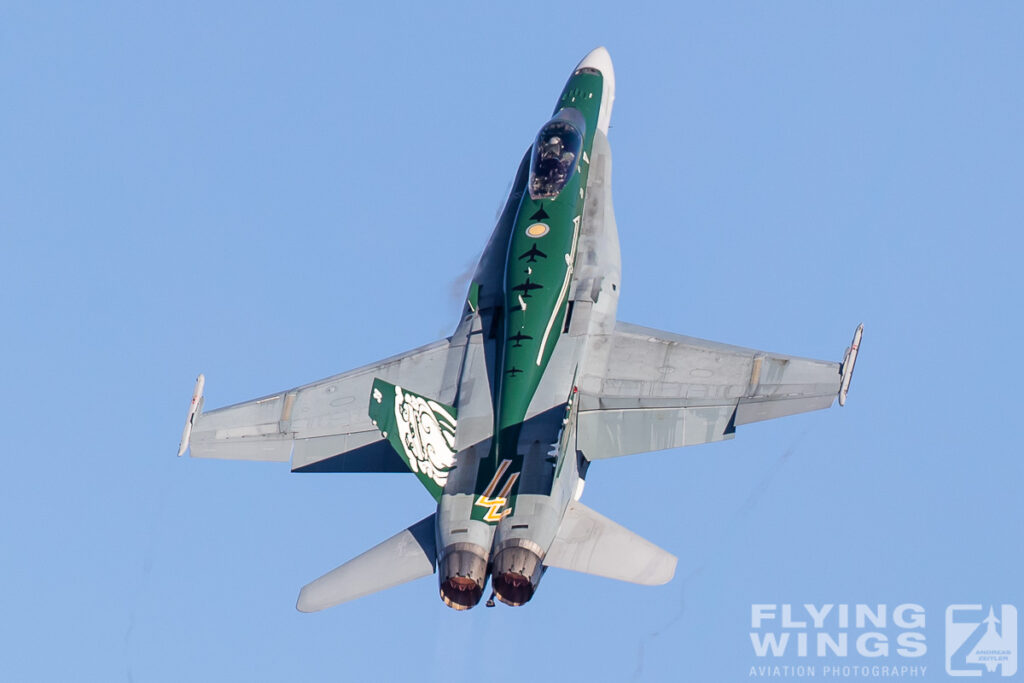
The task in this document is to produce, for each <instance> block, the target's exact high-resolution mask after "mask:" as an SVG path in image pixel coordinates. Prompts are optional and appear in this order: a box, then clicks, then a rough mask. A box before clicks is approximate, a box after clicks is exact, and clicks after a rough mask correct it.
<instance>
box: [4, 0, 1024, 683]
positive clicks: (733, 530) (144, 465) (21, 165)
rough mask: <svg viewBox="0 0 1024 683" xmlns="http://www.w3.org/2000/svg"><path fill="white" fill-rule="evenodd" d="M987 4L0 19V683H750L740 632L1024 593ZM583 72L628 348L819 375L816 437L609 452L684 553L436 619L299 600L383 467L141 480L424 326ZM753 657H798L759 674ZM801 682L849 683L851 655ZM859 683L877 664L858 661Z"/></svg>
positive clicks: (642, 527) (784, 433) (1007, 99)
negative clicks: (605, 57)
mask: <svg viewBox="0 0 1024 683" xmlns="http://www.w3.org/2000/svg"><path fill="white" fill-rule="evenodd" d="M1022 19H1024V10H1022V8H1021V6H1020V5H1019V4H1015V3H1008V2H1003V3H1001V2H995V3H985V4H977V3H970V4H968V3H947V2H941V3H900V4H891V3H870V2H869V3H856V4H840V3H792V2H782V3H729V2H723V3H701V4H691V3H675V4H672V5H669V4H668V3H664V4H653V3H637V4H636V5H630V6H627V5H626V3H615V4H601V3H597V4H587V5H579V4H574V5H569V4H566V5H564V6H559V7H548V6H547V3H529V2H527V3H516V4H515V5H514V6H508V7H500V6H492V5H491V4H483V5H481V6H479V7H478V6H473V5H470V4H468V3H467V4H445V5H441V6H438V5H435V4H434V3H422V4H419V5H416V6H413V7H409V6H405V5H402V4H393V3H389V4H384V3H381V4H380V5H379V6H371V4H370V3H351V6H347V5H340V4H323V3H302V4H301V5H299V6H295V7H292V6H289V7H285V6H274V5H267V4H257V3H222V4H218V5H216V6H214V7H211V6H210V3H175V4H173V5H169V6H163V7H161V6H158V5H152V4H139V3H123V4H116V3H107V4H102V5H87V4H85V3H67V4H52V5H46V4H43V3H7V4H5V5H4V6H3V8H2V9H0V88H2V90H0V92H2V93H3V97H2V105H0V258H2V264H3V266H2V268H0V292H2V293H0V297H2V299H0V301H2V303H3V308H4V311H5V316H4V318H5V334H4V335H3V337H2V339H0V352H2V358H3V359H4V361H3V368H4V369H3V373H2V377H3V383H2V384H3V388H4V391H3V392H2V393H0V415H3V418H2V424H3V426H4V431H5V433H6V434H7V444H8V448H7V459H6V466H5V468H4V474H3V476H2V477H0V514H2V515H3V518H4V520H5V522H4V523H3V524H2V525H0V547H2V548H3V549H4V554H3V556H4V560H3V561H2V562H0V584H2V585H3V587H4V588H3V592H2V596H3V597H2V600H0V611H2V613H3V615H4V617H3V618H2V619H0V642H3V643H4V644H5V646H4V648H3V652H4V654H3V656H2V657H0V679H3V680H10V681H30V680H32V681H34V680H45V681H65V680H83V681H86V680H89V681H93V680H94V681H116V680H128V681H182V680H192V681H213V680H217V681H253V680H260V681H286V680H287V681H293V680H309V681H321V680H324V681H327V680H330V681H336V680H350V679H352V680H354V679H372V678H384V679H400V678H403V679H405V678H407V679H412V680H427V681H431V680H445V681H447V680H464V679H469V678H471V677H472V678H475V679H478V680H479V679H480V678H485V679H487V680H496V681H500V680H524V679H528V678H531V677H534V676H536V675H537V674H538V673H540V674H542V675H544V676H545V677H551V678H553V679H555V680H557V679H558V678H559V677H564V678H567V679H569V680H584V679H587V680H666V679H671V680H744V679H748V670H749V668H750V666H754V665H758V664H764V663H765V661H764V660H759V659H758V658H756V657H755V656H754V654H753V651H752V648H751V643H750V639H749V631H750V610H751V604H752V603H793V604H802V603H805V602H813V603H815V604H823V603H850V604H854V603H870V604H875V603H887V604H890V605H895V604H899V603H905V602H914V603H918V604H921V605H922V606H924V607H925V608H926V610H927V620H928V621H927V627H926V633H927V645H928V650H927V654H926V655H925V656H924V657H921V658H920V659H919V660H915V661H913V662H911V663H913V664H919V665H926V666H927V667H928V675H927V679H928V680H945V674H944V673H943V672H942V668H943V624H942V619H943V612H944V610H945V607H946V605H948V604H951V603H956V602H970V603H973V602H983V603H986V604H987V603H995V604H1001V603H1012V604H1016V605H1017V606H1018V607H1020V608H1024V583H1022V581H1021V578H1020V577H1021V574H1020V569H1019V566H1020V560H1021V549H1020V548H1021V544H1020V528H1021V527H1022V525H1024V504H1022V503H1021V497H1020V488H1021V483H1022V481H1024V465H1022V464H1021V458H1020V455H1021V448H1020V446H1019V441H1018V425H1019V424H1020V418H1019V416H1020V409H1021V407H1022V406H1021V404H1022V401H1021V399H1020V387H1021V384H1022V380H1024V377H1022V373H1021V363H1020V362H1019V356H1020V339H1021V336H1022V329H1021V325H1020V323H1019V312H1018V311H1019V303H1018V300H1019V298H1020V294H1021V292H1022V290H1024V287H1022V284H1024V283H1022V277H1021V274H1020V254H1021V248H1022V246H1024V245H1022V238H1021V227H1022V226H1024V193H1022V191H1021V179H1022V177H1024V139H1022V135H1021V130H1022V129H1021V124H1020V120H1021V114H1022V110H1024V107H1022V105H1024V88H1022V85H1021V84H1022V83H1024V54H1022V52H1024V43H1022V42H1021V40H1020V26H1021V21H1022ZM597 45H605V46H607V47H608V49H609V51H610V52H611V55H612V58H613V60H614V62H615V67H616V76H617V99H616V104H615V112H614V115H613V119H612V128H611V131H610V136H609V137H610V141H611V145H612V150H613V154H614V161H615V172H614V173H615V175H614V179H615V180H614V187H615V191H614V194H615V207H616V215H617V219H618V225H619V232H620V239H621V243H622V257H623V288H622V298H621V304H620V309H619V317H620V319H623V320H626V321H629V322H634V323H638V324H643V325H648V326H652V327H658V328H662V329H666V330H672V331H678V332H681V333H684V334H689V335H693V336H699V337H707V338H712V339H717V340H721V341H726V342H730V343H735V344H741V345H747V346H754V347H758V348H764V349H769V350H776V351H781V352H786V353H791V354H797V355H806V356H813V357H820V358H827V359H835V360H838V359H840V358H841V355H842V352H843V350H844V348H845V346H846V345H847V344H848V343H849V337H850V335H851V333H852V332H853V329H854V327H855V325H856V324H857V323H859V322H864V323H865V326H866V332H865V338H864V346H863V353H862V355H861V359H860V362H859V365H858V368H857V375H856V377H855V379H854V385H853V389H852V391H851V395H850V401H849V404H848V405H847V407H846V408H845V409H842V410H840V409H838V408H834V409H832V410H831V411H825V412H819V413H813V414H809V415H802V416H796V417H792V418H788V419H785V420H779V421H775V422H773V423H768V424H759V425H751V426H748V427H745V428H742V429H741V430H740V431H739V432H738V435H737V438H736V439H735V440H734V441H732V442H729V443H720V444H713V445H708V446H702V447H696V448H691V449H685V450H677V451H670V452H664V453H656V454H650V455H644V456H634V457H630V458H623V459H620V460H616V461H612V462H602V463H599V464H598V465H595V467H594V468H592V470H591V473H590V475H589V477H588V486H587V492H586V495H585V497H584V502H586V503H587V504H588V505H589V506H591V507H593V508H595V509H597V510H599V511H600V512H602V513H603V514H605V515H607V516H609V517H611V518H613V519H615V520H616V521H618V522H620V523H622V524H624V525H626V526H627V527H629V528H631V529H634V530H636V531H637V532H638V533H640V534H642V535H644V536H646V537H648V538H650V539H651V540H652V541H654V542H656V543H658V544H660V545H662V546H663V547H665V548H667V549H668V550H670V551H671V552H673V553H675V554H676V555H678V557H679V569H678V572H677V577H676V579H675V580H674V581H673V582H672V583H670V584H668V585H667V586H665V587H662V588H653V589H652V588H640V587H635V586H630V585H626V584H618V583H614V582H610V581H607V580H602V579H598V578H591V577H586V576H579V575H570V574H568V573H564V572H557V571H551V572H549V573H548V574H547V575H546V576H545V578H544V581H543V583H542V585H541V588H540V591H539V592H538V594H537V598H536V599H535V600H534V601H533V602H531V603H530V604H529V605H528V606H527V607H525V608H523V609H509V608H504V607H500V608H497V609H493V610H485V609H476V610H473V611H471V612H469V613H455V612H453V611H451V610H448V609H447V608H445V607H444V606H443V605H442V604H441V602H440V601H439V600H438V598H437V594H436V585H435V579H433V578H431V579H424V580H421V581H419V582H415V583H412V584H409V585H406V586H403V587H400V588H397V589H394V590H392V591H389V592H386V593H382V594H379V595H376V596H373V597H370V598H366V599H363V600H361V601H357V602H355V603H352V604H350V605H347V606H344V607H340V608H336V609H332V610H328V611H326V612H323V613H320V614H315V615H302V614H299V613H297V612H296V611H295V610H294V602H295V597H296V595H297V591H298V589H299V587H301V586H302V585H303V584H304V583H306V582H308V581H309V580H311V579H312V578H315V577H316V576H318V575H320V574H321V573H323V572H324V571H327V570H328V569H330V568H332V567H334V566H336V565H337V564H340V563H341V562H343V561H344V560H346V559H348V558H350V557H352V556H354V555H356V554H358V553H360V552H362V551H363V550H364V549H366V548H368V547H370V546H372V545H374V544H375V543H377V542H378V541H380V540H382V539H383V538H386V537H387V536H390V535H391V534H393V533H394V532H396V531H398V530H399V529H401V528H403V527H405V526H406V525H408V524H409V523H411V522H413V521H415V520H417V519H419V518H421V517H422V516H424V515H426V514H428V513H429V512H430V509H431V506H432V501H431V500H430V498H429V496H427V495H426V494H424V493H423V491H422V490H421V488H420V486H419V484H418V483H417V482H416V481H415V479H414V478H413V477H406V476H402V475H382V476H377V477H373V476H364V475H356V476H343V475H293V474H290V473H289V472H288V468H287V467H286V466H282V465H267V464H259V463H237V462H236V463H232V462H213V461H200V460H189V459H182V460H178V459H176V458H175V457H174V451H175V448H176V446H177V442H178V437H179V434H180V430H181V426H182V422H183V419H184V416H185V411H186V408H187V405H188V400H189V392H190V391H191V388H192V382H193V380H194V378H195V375H196V373H197V372H199V371H202V372H205V373H206V375H207V399H206V400H207V406H209V407H215V406H218V405H224V404H227V403H232V402H235V401H239V400H244V399H248V398H252V397H254V396H258V395H263V394H266V393H269V392H272V391H277V390H280V389H284V388H287V387H291V386H294V385H297V384H301V383H305V382H308V381H311V380H314V379H317V378H320V377H323V376H326V375H329V374H333V373H336V372H339V371H342V370H345V369H348V368H351V367H356V366H358V365H361V364H364V363H367V362H370V361H373V360H375V359H377V358H380V357H384V356H387V355H391V354H393V353H397V352H401V351H403V350H406V349H408V348H411V347H414V346H417V345H420V344H423V343H426V342H429V341H432V340H434V339H436V338H438V337H440V336H444V335H445V334H447V333H449V332H450V331H451V329H453V327H454V324H455V321H456V317H457V315H458V310H459V303H460V297H461V296H462V288H463V286H464V284H465V279H464V275H463V274H464V273H465V271H466V270H467V269H468V268H469V267H470V266H471V265H472V264H473V263H474V262H475V259H476V257H477V256H478V254H479V251H480V249H481V248H482V247H483V244H484V242H485V240H486V238H487V236H488V234H489V232H490V229H491V227H492V224H493V219H494V216H495V212H496V209H497V205H498V203H499V202H500V201H501V199H502V196H503V193H504V191H505V189H506V187H507V184H508V182H509V180H510V179H511V176H512V174H513V173H514V171H515V168H516V164H517V163H518V161H519V158H520V155H521V154H522V151H523V149H525V147H526V145H527V144H528V143H529V142H530V141H531V139H532V138H533V136H534V134H535V133H536V130H537V129H538V128H539V126H540V125H541V124H542V123H543V122H544V121H545V120H546V117H547V116H548V114H549V113H550V110H551V108H552V106H553V104H554V101H555V98H556V96H557V95H558V93H559V90H560V88H561V86H562V84H563V82H564V80H565V78H566V77H567V76H568V74H569V72H570V70H571V68H572V67H573V66H574V65H575V64H576V62H577V61H578V60H579V59H580V58H581V57H582V56H583V55H584V54H586V52H588V51H589V50H590V49H592V48H593V47H595V46H597ZM779 661H780V662H783V661H784V662H788V663H795V661H796V660H795V658H792V657H788V658H785V659H783V660H779ZM818 663H819V664H822V663H830V664H842V663H849V664H857V663H864V660H863V659H858V658H857V657H855V656H851V657H849V658H848V659H847V660H846V661H845V662H844V661H842V660H837V659H835V658H833V659H832V660H829V661H827V662H821V661H819V662H818ZM868 663H869V664H870V663H874V662H873V661H869V662H868Z"/></svg>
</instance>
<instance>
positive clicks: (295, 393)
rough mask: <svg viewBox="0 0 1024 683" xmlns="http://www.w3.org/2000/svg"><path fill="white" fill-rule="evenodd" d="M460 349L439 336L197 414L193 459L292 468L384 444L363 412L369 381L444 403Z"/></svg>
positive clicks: (452, 386) (452, 383)
mask: <svg viewBox="0 0 1024 683" xmlns="http://www.w3.org/2000/svg"><path fill="white" fill-rule="evenodd" d="M461 352H462V349H461V348H458V349H455V348H453V347H452V345H451V343H450V340H448V339H443V340H440V341H437V342H434V343H432V344H428V345H426V346H422V347H420V348H418V349H414V350H412V351H409V352H408V353H404V354H401V355H398V356H394V357H392V358H388V359H385V360H383V361H380V362H378V363H374V364H371V365H366V366H364V367H361V368H357V369H355V370H351V371H349V372H345V373H342V374H340V375H334V376H332V377H328V378H326V379H323V380H320V381H318V382H313V383H312V384H307V385H304V386H301V387H296V388H294V389H289V390H287V391H282V392H279V393H277V394H272V395H270V396H265V397H263V398H259V399H256V400H253V401H247V402H245V403H238V404H235V405H232V406H227V407H225V408H219V409H217V410H211V411H209V412H204V413H201V414H199V415H197V416H196V417H195V420H194V425H193V428H192V441H191V454H192V456H193V457H197V458H224V459H231V460H269V461H278V462H288V461H289V460H291V461H292V469H296V470H297V469H301V468H304V467H308V466H310V465H312V464H314V463H317V462H319V461H322V460H325V459H328V458H336V457H337V456H338V455H341V454H343V453H347V452H350V451H354V450H357V449H360V448H364V447H366V446H370V445H372V444H374V443H377V442H380V441H381V440H382V439H381V435H380V432H379V431H378V430H377V429H376V428H375V427H374V426H373V423H372V422H371V421H370V417H369V415H368V413H367V409H366V407H367V404H368V401H369V397H370V387H371V386H372V384H373V380H374V378H380V379H384V380H386V381H389V382H392V383H401V384H402V386H405V387H408V388H409V389H411V390H412V391H415V392H417V393H422V394H424V395H427V396H434V397H437V398H438V400H441V401H443V402H446V403H447V402H449V401H451V398H452V397H453V396H454V395H455V379H456V376H453V375H452V372H451V371H450V369H449V365H450V364H451V363H459V364H461ZM451 356H456V358H454V359H452V358H451ZM293 446H294V453H293V450H292V448H293ZM337 467H338V468H340V469H335V470H332V471H344V466H343V464H342V463H338V465H337ZM356 471H368V470H366V469H359V470H356ZM385 471H393V470H391V469H388V470H385Z"/></svg>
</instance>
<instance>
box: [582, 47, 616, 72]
mask: <svg viewBox="0 0 1024 683" xmlns="http://www.w3.org/2000/svg"><path fill="white" fill-rule="evenodd" d="M585 66H588V67H590V68H591V69H597V70H598V71H600V72H601V75H603V76H604V77H605V78H612V79H614V78H615V70H614V69H613V68H612V56H611V55H610V54H608V50H607V49H605V48H604V47H597V48H594V49H593V50H591V51H590V52H588V53H587V56H586V57H584V58H583V61H581V62H580V63H579V64H578V65H577V66H576V68H577V69H582V68H583V67H585Z"/></svg>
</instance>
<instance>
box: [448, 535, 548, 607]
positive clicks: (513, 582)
mask: <svg viewBox="0 0 1024 683" xmlns="http://www.w3.org/2000/svg"><path fill="white" fill-rule="evenodd" d="M542 556H543V551H542V550H541V548H540V546H538V545H537V544H536V543H534V542H532V541H530V540H528V539H524V538H510V539H507V540H505V541H502V542H501V543H500V544H499V545H498V546H497V548H496V549H495V553H494V558H493V560H492V561H491V563H490V566H488V561H487V551H486V550H484V549H483V548H482V547H480V546H478V545H476V544H474V543H453V544H452V545H450V546H448V547H447V548H445V549H444V552H443V553H442V554H441V559H440V561H439V562H438V578H439V579H440V583H441V599H442V600H443V601H444V603H445V604H446V605H448V606H449V607H451V608H453V609H457V610H465V609H469V608H471V607H474V606H475V605H476V604H477V603H478V602H480V598H481V597H483V594H484V586H485V585H486V583H487V576H488V574H490V576H491V588H492V590H493V591H494V595H495V596H496V597H497V598H498V599H499V600H501V601H502V602H503V603H505V604H506V605H511V606H512V607H518V606H520V605H524V604H526V603H527V602H529V601H530V598H532V597H533V594H534V593H535V592H536V590H537V584H539V583H540V578H541V576H542V575H543V574H544V564H543V557H542Z"/></svg>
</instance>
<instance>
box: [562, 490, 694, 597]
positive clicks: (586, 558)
mask: <svg viewBox="0 0 1024 683" xmlns="http://www.w3.org/2000/svg"><path fill="white" fill-rule="evenodd" d="M544 564H546V565H547V566H549V567H558V568H559V569H570V570H572V571H574V572H583V573H584V574H594V575H596V576H604V577H606V578H609V579H617V580H618V581H628V582H630V583H639V584H643V585H645V586H660V585H661V584H663V583H668V582H669V581H671V580H672V577H673V576H674V575H675V573H676V557H675V555H673V554H671V553H669V552H667V551H665V550H662V549H661V548H659V547H658V546H656V545H654V544H653V543H651V542H650V541H648V540H646V539H644V538H641V537H640V536H637V535H636V534H634V533H633V532H632V531H630V530H629V529H627V528H625V527H623V526H619V525H618V524H616V523H615V522H613V521H612V520H610V519H608V518H607V517H605V516H603V515H599V514H598V513H596V512H594V511H593V510H591V509H590V508H588V507H587V506H586V505H583V504H582V503H580V502H578V501H573V502H571V503H569V507H568V508H567V509H566V511H565V517H563V518H562V526H561V527H559V529H558V535H557V536H555V540H554V542H553V543H552V544H551V549H550V550H549V551H548V554H547V557H545V559H544Z"/></svg>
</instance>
